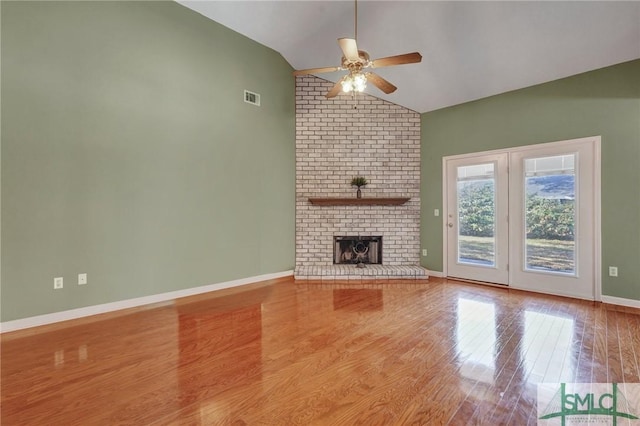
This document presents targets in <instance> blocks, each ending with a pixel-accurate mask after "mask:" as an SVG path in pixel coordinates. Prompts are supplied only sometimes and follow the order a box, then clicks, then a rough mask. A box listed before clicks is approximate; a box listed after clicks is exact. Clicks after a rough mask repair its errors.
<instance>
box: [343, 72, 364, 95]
mask: <svg viewBox="0 0 640 426" xmlns="http://www.w3.org/2000/svg"><path fill="white" fill-rule="evenodd" d="M340 84H341V85H342V91H343V92H344V93H351V92H364V89H366V88H367V77H366V76H365V75H364V74H362V73H353V74H349V75H348V76H346V77H345V78H344V79H343V80H342V82H341V83H340Z"/></svg>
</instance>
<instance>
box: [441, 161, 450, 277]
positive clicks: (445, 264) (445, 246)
mask: <svg viewBox="0 0 640 426" xmlns="http://www.w3.org/2000/svg"><path fill="white" fill-rule="evenodd" d="M448 159H449V157H442V224H441V225H442V276H443V277H446V276H447V275H448V274H449V235H448V234H447V232H448V230H447V218H448V217H449V197H448V195H449V188H448V187H447V183H449V180H448V179H447V161H448Z"/></svg>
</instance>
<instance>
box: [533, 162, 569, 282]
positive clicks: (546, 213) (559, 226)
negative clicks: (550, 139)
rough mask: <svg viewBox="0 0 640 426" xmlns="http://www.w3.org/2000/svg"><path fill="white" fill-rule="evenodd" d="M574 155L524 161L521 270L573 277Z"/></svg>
mask: <svg viewBox="0 0 640 426" xmlns="http://www.w3.org/2000/svg"><path fill="white" fill-rule="evenodd" d="M575 157H576V156H575V154H571V155H557V156H554V157H542V158H529V159H526V160H525V194H526V200H525V227H526V238H525V269H527V270H536V271H546V272H558V273H563V274H573V275H575V273H576V264H575V259H576V243H575V233H574V228H575V223H576V208H575V207H576V182H575V176H576V174H575V160H576V158H575Z"/></svg>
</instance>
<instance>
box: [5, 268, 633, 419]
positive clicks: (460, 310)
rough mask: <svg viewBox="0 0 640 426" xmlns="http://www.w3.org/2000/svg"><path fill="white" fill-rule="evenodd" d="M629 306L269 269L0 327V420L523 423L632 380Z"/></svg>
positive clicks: (442, 282)
mask: <svg viewBox="0 0 640 426" xmlns="http://www.w3.org/2000/svg"><path fill="white" fill-rule="evenodd" d="M639 360H640V315H639V314H638V311H633V310H630V309H627V310H624V309H614V308H613V307H611V306H606V305H601V304H594V303H590V302H585V301H578V300H571V299H563V298H559V297H551V296H543V295H536V294H532V293H525V292H518V291H509V290H505V289H499V288H492V287H485V286H479V285H473V284H465V283H459V282H454V281H447V280H442V279H433V278H432V279H431V280H429V281H428V282H427V281H424V282H411V281H404V282H386V283H373V282H368V283H367V282H362V283H348V284H323V283H311V282H306V281H305V282H300V281H298V282H295V281H294V280H293V279H281V280H278V281H275V282H271V283H268V284H266V285H259V286H253V287H252V288H251V289H249V290H246V291H238V290H233V291H225V292H220V293H216V294H209V295H206V296H198V297H193V298H189V299H182V300H179V301H176V302H175V303H172V304H166V305H165V306H160V307H155V308H153V309H142V310H137V311H134V312H132V313H128V314H127V315H112V316H107V317H106V318H104V319H98V320H79V321H76V322H75V323H71V324H65V325H60V326H54V327H45V328H42V329H40V330H29V331H22V332H15V333H8V334H4V335H3V336H2V360H1V361H2V365H1V367H2V372H1V374H2V376H1V378H2V383H1V403H2V407H1V408H2V410H1V411H2V414H1V424H2V425H114V424H119V425H218V424H221V425H227V424H228V425H308V424H315V425H357V424H362V425H394V424H423V425H438V424H452V425H460V424H486V425H498V424H502V425H525V424H536V420H537V416H536V384H537V383H540V382H640V366H639V364H638V363H639Z"/></svg>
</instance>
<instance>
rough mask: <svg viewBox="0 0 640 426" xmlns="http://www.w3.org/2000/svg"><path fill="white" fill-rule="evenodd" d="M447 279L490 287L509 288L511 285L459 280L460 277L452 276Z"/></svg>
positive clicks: (466, 279) (467, 279)
mask: <svg viewBox="0 0 640 426" xmlns="http://www.w3.org/2000/svg"><path fill="white" fill-rule="evenodd" d="M445 278H446V279H448V280H454V281H462V282H465V283H470V284H481V285H486V286H490V287H499V288H509V284H500V283H491V282H488V281H478V280H471V279H469V278H458V277H451V276H448V277H445Z"/></svg>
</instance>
